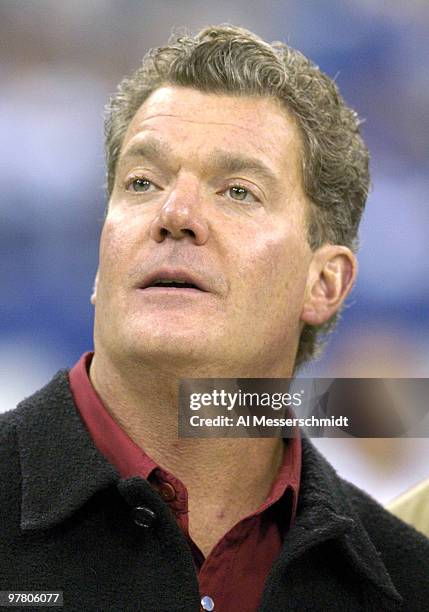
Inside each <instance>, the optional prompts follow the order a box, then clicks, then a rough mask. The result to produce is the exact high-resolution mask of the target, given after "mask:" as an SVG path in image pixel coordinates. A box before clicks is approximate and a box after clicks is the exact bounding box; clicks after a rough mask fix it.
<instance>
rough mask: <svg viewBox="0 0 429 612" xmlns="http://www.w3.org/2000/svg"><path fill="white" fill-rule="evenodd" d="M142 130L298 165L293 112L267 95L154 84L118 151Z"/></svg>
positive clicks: (170, 140) (185, 143) (183, 147)
mask: <svg viewBox="0 0 429 612" xmlns="http://www.w3.org/2000/svg"><path fill="white" fill-rule="evenodd" d="M146 133H151V136H154V135H155V136H156V135H158V136H159V137H160V138H162V139H163V141H164V142H166V143H167V144H168V145H170V148H174V145H175V144H177V145H179V144H180V147H179V150H180V151H182V152H183V153H185V152H186V151H187V150H188V149H192V148H193V149H194V151H195V150H196V149H198V151H199V152H201V151H203V150H208V149H210V147H214V148H217V149H219V148H224V149H225V150H226V151H229V152H230V151H231V150H235V151H237V152H243V151H244V150H245V152H246V153H252V154H254V155H255V156H258V157H259V158H261V159H263V160H265V161H267V162H268V163H270V164H271V166H272V167H273V166H274V167H275V166H278V169H279V170H280V169H282V168H283V167H284V165H285V164H286V165H287V166H289V167H292V166H295V167H296V168H297V166H298V164H299V161H300V148H301V141H300V136H299V130H298V126H297V124H296V121H295V119H294V118H293V116H292V115H291V114H290V113H289V112H288V111H287V110H286V108H284V106H282V105H281V103H280V101H279V100H277V99H274V98H268V97H256V96H233V95H228V94H214V93H205V92H201V91H199V90H196V89H192V88H186V87H176V86H164V87H160V88H159V89H157V90H155V91H154V92H153V93H152V94H151V95H150V96H149V97H148V98H147V100H145V102H144V103H143V104H142V105H141V106H140V108H139V109H138V111H137V112H136V114H135V115H134V117H133V119H132V120H131V122H130V124H129V126H128V129H127V132H126V134H125V138H124V140H123V143H122V148H121V156H122V155H123V154H124V153H126V151H127V150H128V149H129V148H130V147H132V146H133V145H134V144H135V143H137V142H139V141H140V140H142V139H144V136H145V134H146Z"/></svg>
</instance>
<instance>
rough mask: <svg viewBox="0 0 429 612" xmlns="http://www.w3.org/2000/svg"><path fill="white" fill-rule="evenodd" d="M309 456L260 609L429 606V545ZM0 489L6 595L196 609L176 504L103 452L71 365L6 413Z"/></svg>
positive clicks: (98, 611)
mask: <svg viewBox="0 0 429 612" xmlns="http://www.w3.org/2000/svg"><path fill="white" fill-rule="evenodd" d="M302 461H303V462H302V481H301V488H300V497H299V505H298V512H297V519H296V523H295V526H294V527H292V529H291V530H290V531H289V532H288V533H287V535H286V537H285V540H284V546H283V550H282V552H281V554H280V556H279V557H278V559H277V561H276V562H275V563H274V565H273V567H272V570H271V572H270V574H269V576H268V578H267V580H266V583H265V587H264V592H263V596H262V603H261V607H260V609H259V610H260V612H261V611H263V612H277V611H286V610H295V611H296V612H305V611H309V612H310V611H311V612H316V611H321V610H323V611H328V612H330V611H335V610H338V611H341V612H343V611H344V612H353V611H358V610H359V611H360V610H372V611H374V612H382V611H388V612H392V611H395V610H406V611H408V612H419V611H426V612H427V611H428V610H429V540H427V539H426V538H425V537H424V536H422V535H420V534H419V533H417V532H416V531H415V530H414V529H412V528H411V527H408V526H406V525H405V524H404V523H403V522H401V521H400V520H399V519H397V518H395V517H394V516H392V515H390V514H389V513H388V512H387V511H385V510H384V509H383V508H382V507H381V506H380V505H379V504H378V503H376V502H375V501H374V500H373V499H371V498H370V497H369V496H368V495H366V494H365V493H363V492H362V491H360V490H359V489H357V488H356V487H354V486H353V485H351V484H349V483H347V482H345V481H344V480H342V479H341V478H339V476H338V475H337V474H336V473H335V471H334V469H333V468H332V467H331V466H330V465H329V464H328V463H327V461H326V460H325V459H324V458H323V457H322V456H321V455H320V454H319V452H318V451H317V450H316V449H315V448H314V446H313V445H312V444H311V442H310V441H309V440H308V439H305V438H304V439H303V457H302ZM0 486H1V493H0V590H11V591H12V590H20V591H24V590H26V591H30V590H39V591H40V590H48V591H49V590H50V591H52V590H55V589H56V590H62V591H63V592H64V610H66V611H69V610H70V611H71V610H75V611H79V612H93V611H94V612H108V611H117V612H125V611H142V612H198V610H199V599H200V596H199V589H198V580H197V575H196V572H195V569H194V565H193V561H192V556H191V552H190V549H189V546H188V544H187V542H186V540H185V537H184V535H183V534H182V532H181V530H180V529H179V527H178V526H177V524H176V522H175V519H174V517H173V514H172V513H171V511H170V508H169V507H168V506H167V505H166V503H165V502H164V501H163V500H162V499H161V497H160V496H159V495H158V493H157V492H156V491H155V490H154V489H153V488H152V487H151V486H150V485H149V484H148V482H147V481H146V480H144V479H142V478H139V477H134V478H128V479H121V477H120V476H119V474H118V473H117V472H116V470H115V469H114V468H113V466H111V465H110V464H109V463H108V462H107V460H106V459H105V458H104V457H103V456H102V455H101V454H100V452H99V451H98V450H97V448H96V447H95V445H94V443H93V442H92V439H91V437H90V435H89V433H88V432H87V430H86V427H85V426H84V424H83V422H82V420H81V418H80V416H79V413H78V412H77V409H76V407H75V405H74V403H73V399H72V396H71V393H70V388H69V385H68V377H67V371H60V372H58V374H57V375H56V376H55V377H54V379H53V380H52V381H51V382H50V383H49V384H48V385H47V386H46V387H44V388H43V389H42V390H40V391H38V392H37V393H36V394H35V395H33V396H32V397H30V398H29V399H27V400H25V401H24V402H22V403H21V404H20V405H19V406H18V407H17V408H16V409H15V410H11V411H9V412H7V413H5V414H3V415H0ZM138 507H140V508H142V509H140V510H135V509H136V508H138ZM142 523H146V524H148V525H149V526H148V527H143V526H141V524H142ZM22 609H23V610H24V609H25V610H30V609H34V610H40V609H41V608H24V607H23V608H22ZM216 612H224V611H222V610H216ZM228 612H230V611H228ZM236 612H240V611H239V610H237V611H236Z"/></svg>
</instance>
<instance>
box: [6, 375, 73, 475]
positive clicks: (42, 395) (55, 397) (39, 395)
mask: <svg viewBox="0 0 429 612" xmlns="http://www.w3.org/2000/svg"><path fill="white" fill-rule="evenodd" d="M67 373H68V371H67V370H65V369H63V370H59V371H58V372H57V373H56V374H55V376H54V377H53V378H52V379H51V380H50V381H49V382H48V383H47V384H46V385H45V386H44V387H42V388H41V389H39V390H38V391H36V392H35V393H33V394H32V395H31V396H29V397H27V398H25V399H24V400H22V401H21V402H20V403H19V404H18V405H17V406H16V407H14V408H12V409H10V410H7V411H6V412H3V413H1V414H0V469H1V467H6V466H8V465H11V464H12V463H13V458H14V455H15V454H18V435H19V425H20V424H21V423H23V422H25V421H27V420H28V419H29V418H34V417H35V416H36V415H37V416H38V417H39V418H40V419H43V418H44V416H43V415H44V413H43V410H40V409H41V408H43V406H44V405H48V403H52V402H55V403H56V404H58V403H61V401H62V400H64V401H66V400H67V399H68V398H69V397H70V387H69V383H68V374H67ZM39 415H40V416H39Z"/></svg>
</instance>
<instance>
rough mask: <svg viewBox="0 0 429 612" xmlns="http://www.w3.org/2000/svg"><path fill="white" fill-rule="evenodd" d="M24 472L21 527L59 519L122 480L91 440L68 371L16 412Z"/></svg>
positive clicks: (49, 523)
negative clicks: (71, 389)
mask: <svg viewBox="0 0 429 612" xmlns="http://www.w3.org/2000/svg"><path fill="white" fill-rule="evenodd" d="M15 418H16V420H17V423H16V425H17V435H18V444H19V453H20V460H21V471H22V505H21V528H22V529H23V530H28V529H45V528H48V527H51V526H53V525H55V524H57V523H60V522H61V521H63V520H64V519H66V518H67V517H68V516H70V515H71V514H72V513H73V512H75V511H76V510H77V509H78V508H80V507H81V506H82V505H83V504H84V503H85V502H86V501H87V500H88V499H89V498H90V497H91V496H92V495H93V494H94V493H96V492H97V491H99V490H101V489H104V488H106V487H108V486H109V485H111V484H113V483H115V482H117V481H119V480H120V475H119V474H118V472H117V471H116V470H115V468H114V467H113V466H112V465H111V464H110V463H108V462H107V461H106V459H105V458H104V457H103V456H102V455H101V453H100V452H99V451H98V449H97V448H96V447H95V445H94V444H93V442H92V439H91V437H90V435H89V432H88V430H87V429H86V427H85V425H84V424H83V422H82V420H81V418H80V416H79V414H78V411H77V409H76V407H75V405H74V402H73V398H72V395H71V391H70V388H69V384H68V376H67V371H66V370H60V371H59V372H58V373H57V374H56V375H55V376H54V378H53V379H52V380H51V381H50V382H49V383H48V385H46V386H45V387H44V388H43V389H41V390H40V391H38V392H37V393H36V394H34V395H33V396H32V397H30V398H28V399H26V400H24V401H23V402H21V404H19V406H18V407H17V409H16V411H15Z"/></svg>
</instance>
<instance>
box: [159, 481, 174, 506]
mask: <svg viewBox="0 0 429 612" xmlns="http://www.w3.org/2000/svg"><path fill="white" fill-rule="evenodd" d="M158 491H159V494H160V495H161V497H162V499H163V500H164V501H166V502H170V501H173V499H176V489H175V488H174V487H173V485H171V484H170V483H169V482H162V483H161V484H160V485H159V489H158Z"/></svg>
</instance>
